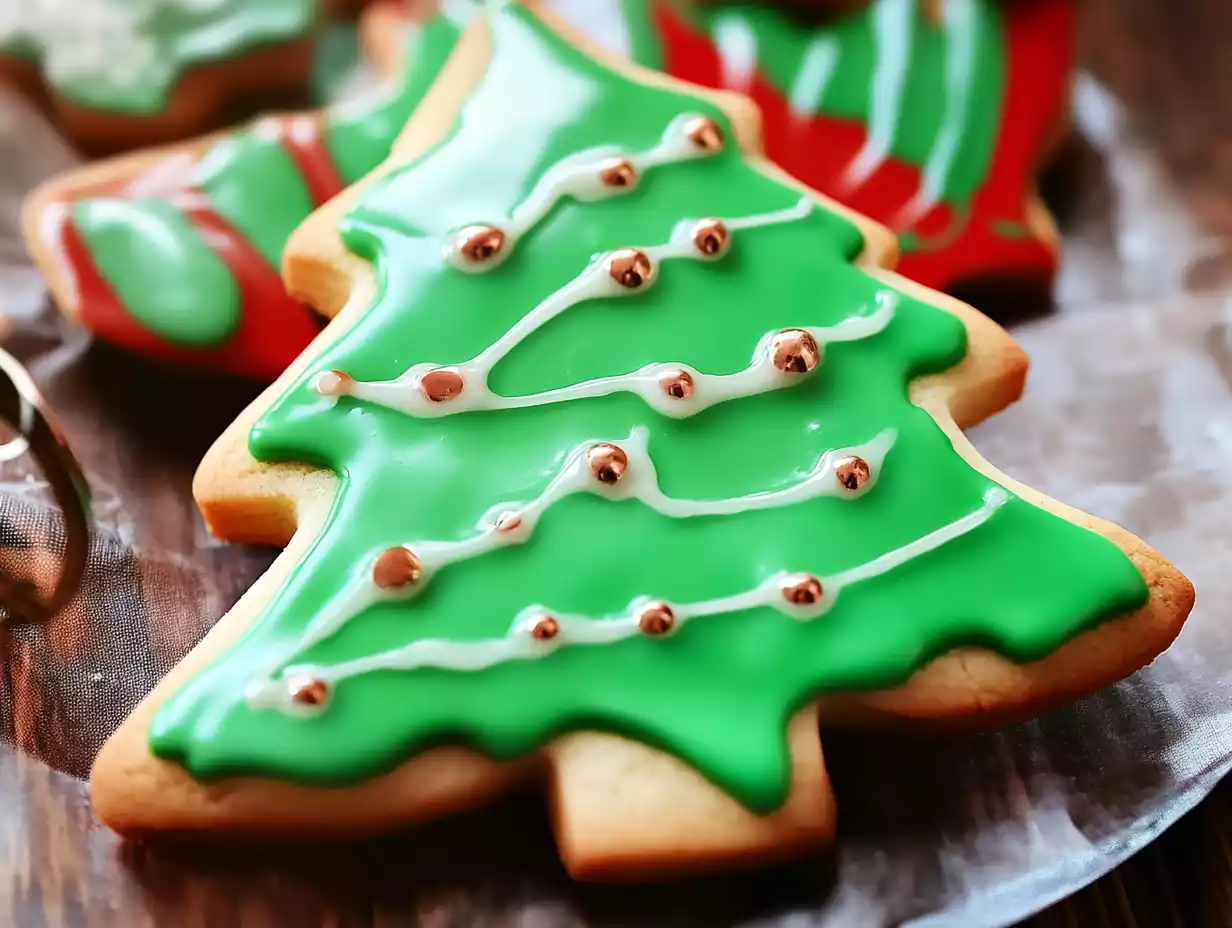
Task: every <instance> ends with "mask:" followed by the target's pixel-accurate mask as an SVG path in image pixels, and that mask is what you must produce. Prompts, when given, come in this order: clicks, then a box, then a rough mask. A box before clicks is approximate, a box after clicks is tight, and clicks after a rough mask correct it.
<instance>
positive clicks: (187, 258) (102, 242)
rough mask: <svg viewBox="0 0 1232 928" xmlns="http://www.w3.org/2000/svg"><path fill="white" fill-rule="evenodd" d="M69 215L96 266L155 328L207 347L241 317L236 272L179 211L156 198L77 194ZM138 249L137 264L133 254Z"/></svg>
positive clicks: (127, 303)
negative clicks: (80, 197)
mask: <svg viewBox="0 0 1232 928" xmlns="http://www.w3.org/2000/svg"><path fill="white" fill-rule="evenodd" d="M72 217H73V222H74V223H75V225H76V226H77V230H78V232H79V233H80V234H81V236H82V237H83V238H84V239H85V241H86V242H87V243H88V245H89V248H90V253H91V255H92V256H93V258H94V263H95V265H96V266H97V267H98V271H99V273H100V274H101V275H102V276H103V278H104V279H105V280H106V281H107V282H108V283H109V284H110V285H111V287H112V289H113V290H114V291H115V292H116V295H117V296H118V297H119V298H120V300H121V301H122V302H123V303H124V305H125V306H126V307H127V309H128V311H129V312H130V313H131V314H132V315H133V316H134V317H135V318H136V319H137V320H138V321H139V322H141V324H142V325H144V326H145V327H146V328H147V329H149V330H150V331H151V332H153V333H154V334H156V335H159V336H161V337H163V338H165V339H167V340H169V341H173V342H178V343H180V344H183V345H191V346H194V347H202V348H208V347H211V346H214V345H218V344H220V343H221V342H223V341H225V340H226V338H227V336H229V335H230V334H231V332H232V331H233V330H234V328H235V327H236V326H237V325H238V324H239V320H240V295H239V289H238V287H237V286H236V283H235V278H234V277H232V275H231V272H230V271H229V270H228V269H227V267H226V265H224V264H223V263H222V261H221V259H219V257H218V256H217V255H216V254H215V253H214V252H213V251H212V250H211V249H210V247H209V246H208V245H207V244H206V243H205V241H204V240H203V239H202V238H201V236H200V235H199V234H198V233H197V231H196V230H195V229H193V227H192V226H190V225H189V223H188V220H187V219H186V218H185V217H184V215H183V214H182V213H181V212H180V211H179V210H177V209H176V208H175V207H174V206H172V205H171V204H170V203H167V202H165V201H163V200H155V199H135V200H122V199H98V200H79V201H78V202H76V203H74V204H73V206H72ZM137 253H140V254H142V255H143V260H142V262H141V264H140V265H136V264H134V262H133V255H134V254H137Z"/></svg>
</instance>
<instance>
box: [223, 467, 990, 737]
mask: <svg viewBox="0 0 1232 928" xmlns="http://www.w3.org/2000/svg"><path fill="white" fill-rule="evenodd" d="M756 498H757V497H745V499H746V500H748V499H756ZM1008 500H1009V494H1008V493H1007V492H1006V491H1005V490H1004V489H1003V488H1001V487H994V488H992V489H990V490H989V491H988V492H987V493H985V494H984V501H983V504H982V505H981V506H980V507H979V508H978V509H976V510H974V511H973V512H970V513H968V514H967V515H965V516H963V517H962V518H960V519H956V520H955V521H953V522H951V523H949V524H948V525H944V526H942V527H941V528H939V529H937V530H936V531H933V532H930V533H929V534H927V535H924V536H922V537H920V538H917V539H915V540H914V541H911V542H908V543H907V544H905V545H903V546H901V547H899V548H895V549H894V550H892V551H888V552H886V553H885V554H883V555H881V556H880V557H877V558H875V559H873V560H872V561H868V562H867V563H864V564H861V565H858V566H856V567H852V568H849V569H848V570H844V571H840V572H838V573H835V574H831V575H829V576H824V577H821V578H819V581H820V586H821V591H822V595H821V596H820V597H819V598H818V599H817V600H816V601H814V602H811V603H807V604H800V603H793V602H791V601H789V600H788V599H787V598H785V597H784V595H783V588H784V586H785V585H786V584H790V583H792V582H794V581H795V580H796V579H797V578H799V577H801V576H807V575H800V574H792V573H790V572H780V573H777V574H774V575H773V576H771V577H769V578H767V579H766V580H765V581H763V582H762V583H760V584H759V585H757V586H756V587H754V588H753V589H751V590H747V591H745V592H743V593H737V594H735V595H732V596H724V597H720V598H718V599H711V600H704V601H702V602H695V603H682V604H677V603H668V604H665V605H666V606H667V607H668V608H669V609H670V610H671V614H672V616H673V618H674V628H673V630H675V629H678V628H679V627H680V626H681V625H683V624H685V623H686V622H688V621H691V620H693V619H699V618H704V617H706V616H714V615H724V614H730V613H734V612H743V611H746V610H749V609H755V608H760V607H770V608H773V609H776V610H778V611H779V612H781V613H783V614H784V615H787V616H790V617H792V618H795V619H798V620H801V621H811V620H813V619H817V618H819V617H820V616H822V615H824V614H825V613H826V612H828V611H829V610H830V609H831V608H832V607H833V605H834V603H835V601H836V600H837V598H838V596H839V594H840V593H841V592H842V590H843V589H845V588H846V587H848V586H852V585H853V584H856V583H862V582H863V581H865V580H870V579H872V578H874V577H879V576H881V575H883V574H886V573H888V572H890V571H892V570H895V569H896V568H898V567H901V566H902V565H903V564H906V563H908V562H909V561H912V560H914V559H915V558H917V557H921V556H923V555H925V554H927V553H929V552H931V551H935V550H936V549H937V548H940V547H942V546H943V545H946V544H948V543H949V542H951V541H953V540H955V539H956V538H960V537H962V536H963V535H966V534H968V533H969V532H971V531H974V530H975V529H977V528H979V527H980V526H981V525H983V524H984V523H985V522H987V521H988V520H989V519H990V518H991V517H992V516H993V514H994V513H996V511H997V510H998V509H1000V508H1001V507H1002V506H1003V505H1005V503H1006V502H1007V501H1008ZM726 502H738V501H726ZM758 508H764V507H758ZM650 602H651V601H650V600H649V599H647V598H641V599H638V600H635V601H634V602H633V603H631V604H630V606H629V608H628V609H627V610H626V611H625V613H624V614H622V615H620V616H617V617H615V618H606V619H603V618H593V617H589V616H579V615H562V614H560V613H556V612H552V611H551V610H549V609H547V608H546V607H544V606H539V605H535V606H529V607H527V608H526V609H524V610H522V612H521V613H519V614H518V616H517V617H516V618H515V619H514V622H513V624H512V627H511V628H510V631H509V633H508V634H506V635H505V636H504V637H501V638H490V639H485V640H481V641H452V640H448V639H439V638H429V639H422V640H420V641H415V642H412V643H411V644H408V645H406V646H405V647H402V648H396V649H393V650H390V651H385V652H382V653H379V654H371V655H367V656H365V657H360V658H356V659H353V660H350V661H344V662H341V663H338V664H332V665H315V664H308V665H297V666H293V667H290V668H288V670H287V671H286V677H287V678H288V679H289V678H291V677H293V676H303V677H305V678H311V679H312V680H314V681H319V682H320V683H322V684H324V685H326V686H330V685H333V684H336V683H338V682H340V681H342V680H346V679H348V678H351V677H356V676H360V675H363V674H368V673H373V672H375V671H379V670H398V671H409V670H417V669H421V668H427V667H431V668H438V669H443V670H454V671H475V670H483V669H485V668H488V667H492V666H494V665H496V664H502V663H506V662H508V661H515V660H531V659H537V658H541V657H546V656H547V655H549V654H551V653H553V652H554V651H556V650H558V649H559V648H562V647H569V646H579V645H597V644H610V643H612V642H616V641H622V640H624V639H627V638H633V637H636V636H638V635H641V634H644V632H643V630H642V627H641V625H640V621H639V613H640V612H641V610H642V609H644V608H645V607H646V606H647V604H648V603H650ZM545 615H550V616H551V617H552V619H553V621H554V623H555V627H556V631H555V634H554V635H553V636H552V637H550V638H548V639H546V640H544V639H539V638H537V637H535V636H534V635H533V634H532V633H531V630H532V628H533V627H534V625H535V624H536V623H537V622H539V621H542V618H543V617H544V616H545ZM305 638H307V636H305ZM316 640H320V639H319V638H318V639H316ZM303 647H307V645H303ZM303 647H301V650H302V649H303ZM245 695H246V698H247V700H248V702H249V705H250V706H252V707H253V708H254V709H257V708H277V709H280V710H282V711H284V712H287V713H290V714H296V715H312V714H315V713H317V712H319V711H321V708H322V706H321V705H300V704H297V703H296V702H295V701H294V699H293V694H292V693H291V692H290V691H289V690H288V688H287V686H286V683H285V681H283V680H280V679H277V678H272V677H265V678H263V679H258V680H255V681H253V683H251V684H250V685H249V687H248V688H247V690H246V693H245Z"/></svg>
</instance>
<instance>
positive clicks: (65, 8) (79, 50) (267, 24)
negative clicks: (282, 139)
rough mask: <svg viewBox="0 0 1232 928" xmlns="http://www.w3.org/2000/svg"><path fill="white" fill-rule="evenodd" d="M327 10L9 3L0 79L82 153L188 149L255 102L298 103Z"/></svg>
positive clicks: (77, 0) (212, 2)
mask: <svg viewBox="0 0 1232 928" xmlns="http://www.w3.org/2000/svg"><path fill="white" fill-rule="evenodd" d="M361 6H362V3H360V2H355V0H347V2H345V3H338V2H333V3H331V2H326V0H260V2H250V0H209V2H205V3H202V2H199V0H11V2H8V3H6V4H4V5H3V9H0V80H4V81H7V82H9V83H11V84H13V85H15V86H17V87H18V88H20V89H22V90H24V91H25V92H26V93H28V94H29V95H30V96H31V97H32V98H33V99H34V100H36V101H37V102H39V103H40V104H42V105H43V106H44V107H45V108H46V109H48V110H49V111H50V112H51V114H52V116H53V118H54V119H55V120H56V122H57V123H58V124H59V125H60V127H61V128H62V129H63V131H64V132H65V134H66V135H67V136H68V137H69V138H70V139H71V140H72V141H73V142H74V143H75V144H76V145H77V146H78V147H80V148H81V149H82V150H83V151H86V152H89V153H94V154H99V153H105V152H111V151H118V150H122V149H127V148H136V147H139V146H143V145H152V144H159V143H164V142H170V141H175V140H178V139H183V138H187V137H189V136H192V135H195V134H197V133H200V132H202V131H204V130H206V129H211V128H215V127H217V126H220V125H225V124H226V123H227V122H230V121H231V116H232V111H233V110H234V109H235V108H236V107H237V106H246V108H247V111H248V112H249V113H251V112H252V111H253V108H252V100H253V98H256V99H260V98H262V97H263V96H264V97H268V96H270V95H277V94H285V93H289V92H300V91H302V90H303V89H304V87H305V86H306V84H307V82H308V78H309V75H310V73H311V70H312V63H313V51H314V43H315V39H316V34H317V28H318V26H319V25H320V23H321V21H322V19H323V17H324V15H326V14H328V13H330V12H333V11H334V10H340V11H342V10H346V9H349V10H350V11H351V12H354V11H357V10H358V9H359V8H360V7H361Z"/></svg>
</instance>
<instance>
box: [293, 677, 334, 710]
mask: <svg viewBox="0 0 1232 928" xmlns="http://www.w3.org/2000/svg"><path fill="white" fill-rule="evenodd" d="M287 694H288V695H289V696H290V697H291V701H292V702H293V703H295V704H296V705H297V706H321V705H324V704H325V701H326V700H327V699H329V684H327V683H326V682H325V681H324V680H318V679H317V678H316V677H309V676H306V675H303V674H297V675H295V676H293V677H289V678H288V679H287Z"/></svg>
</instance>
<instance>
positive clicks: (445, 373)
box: [419, 367, 466, 403]
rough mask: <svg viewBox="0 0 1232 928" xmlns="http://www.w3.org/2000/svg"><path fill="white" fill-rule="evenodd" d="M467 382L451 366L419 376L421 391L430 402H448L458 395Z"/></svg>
mask: <svg viewBox="0 0 1232 928" xmlns="http://www.w3.org/2000/svg"><path fill="white" fill-rule="evenodd" d="M465 386H466V382H465V381H464V380H463V379H462V375H461V374H459V373H458V372H457V371H456V370H454V369H453V368H451V367H438V368H437V369H436V370H434V371H428V372H427V373H426V374H424V375H423V376H422V377H420V378H419V391H420V392H421V393H422V394H423V395H424V398H425V399H427V400H428V402H430V403H446V402H448V401H449V400H451V399H453V398H454V397H456V396H458V395H459V394H460V393H461V392H462V390H463V388H464V387H465Z"/></svg>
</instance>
